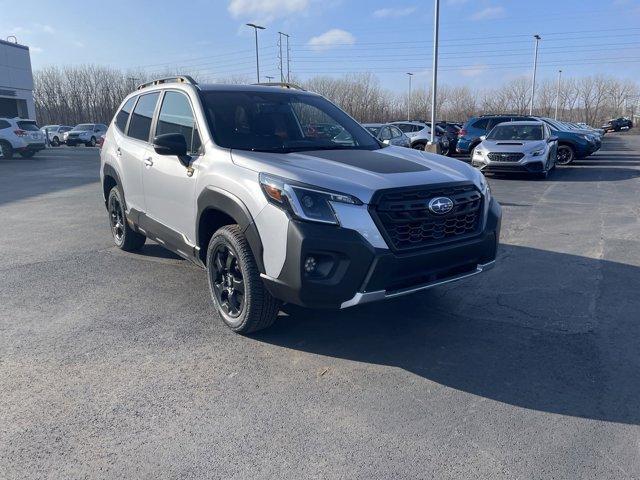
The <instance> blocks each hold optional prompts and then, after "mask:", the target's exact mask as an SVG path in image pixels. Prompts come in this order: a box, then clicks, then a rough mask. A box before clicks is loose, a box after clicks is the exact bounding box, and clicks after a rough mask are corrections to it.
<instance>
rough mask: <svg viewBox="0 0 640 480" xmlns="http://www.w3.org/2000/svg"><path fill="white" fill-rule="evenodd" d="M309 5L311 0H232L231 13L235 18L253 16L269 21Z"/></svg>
mask: <svg viewBox="0 0 640 480" xmlns="http://www.w3.org/2000/svg"><path fill="white" fill-rule="evenodd" d="M308 7H309V0H231V1H230V2H229V7H228V10H229V13H230V14H231V16H232V17H234V18H240V17H243V18H253V19H255V20H256V21H261V22H265V23H268V22H270V21H272V20H274V19H276V18H279V17H286V16H287V15H289V14H292V13H301V12H303V11H305V10H306V9H307V8H308Z"/></svg>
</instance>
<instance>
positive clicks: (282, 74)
mask: <svg viewBox="0 0 640 480" xmlns="http://www.w3.org/2000/svg"><path fill="white" fill-rule="evenodd" d="M278 49H279V51H280V53H279V54H278V58H279V60H280V83H284V72H283V71H282V32H278Z"/></svg>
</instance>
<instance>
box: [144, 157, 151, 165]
mask: <svg viewBox="0 0 640 480" xmlns="http://www.w3.org/2000/svg"><path fill="white" fill-rule="evenodd" d="M144 164H145V166H147V167H151V166H153V159H152V158H151V157H149V158H145V159H144Z"/></svg>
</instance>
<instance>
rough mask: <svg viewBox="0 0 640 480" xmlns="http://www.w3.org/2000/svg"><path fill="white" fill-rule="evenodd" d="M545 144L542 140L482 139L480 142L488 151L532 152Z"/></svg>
mask: <svg viewBox="0 0 640 480" xmlns="http://www.w3.org/2000/svg"><path fill="white" fill-rule="evenodd" d="M546 145H547V142H545V141H544V140H483V141H482V143H481V144H480V146H481V148H483V149H484V150H488V151H489V152H532V151H535V150H540V149H541V148H544V147H546Z"/></svg>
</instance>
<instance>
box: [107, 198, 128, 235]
mask: <svg viewBox="0 0 640 480" xmlns="http://www.w3.org/2000/svg"><path fill="white" fill-rule="evenodd" d="M109 224H110V225H111V234H112V235H113V240H114V241H115V243H116V245H118V246H121V245H122V244H123V242H124V233H125V231H124V229H125V225H124V209H123V207H122V203H121V202H120V197H119V196H118V195H110V196H109Z"/></svg>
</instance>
